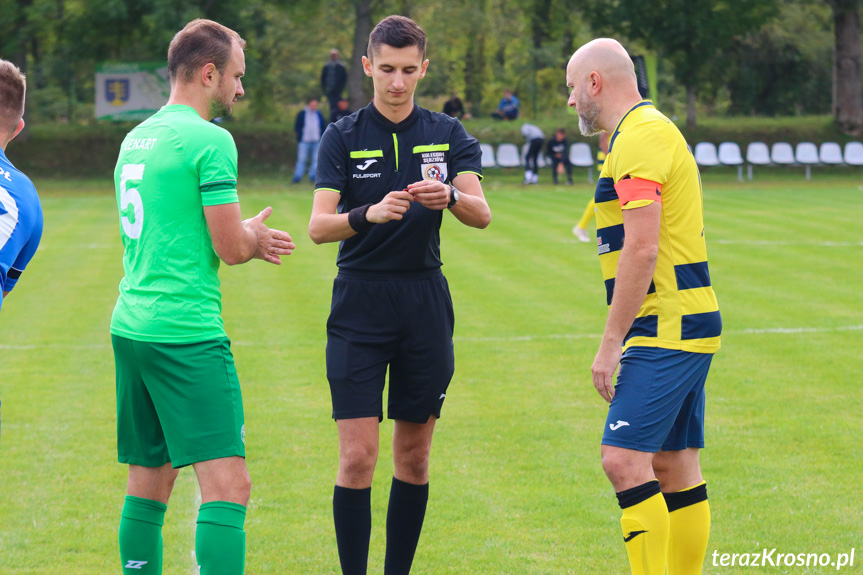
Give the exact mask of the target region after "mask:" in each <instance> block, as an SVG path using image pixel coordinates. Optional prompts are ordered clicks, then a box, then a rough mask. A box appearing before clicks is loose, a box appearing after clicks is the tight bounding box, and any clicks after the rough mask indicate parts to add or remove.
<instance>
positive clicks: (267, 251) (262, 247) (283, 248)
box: [243, 206, 296, 265]
mask: <svg viewBox="0 0 863 575" xmlns="http://www.w3.org/2000/svg"><path fill="white" fill-rule="evenodd" d="M272 213H273V208H272V207H269V206H268V207H266V208H264V209H263V210H262V211H261V213H259V214H258V215H257V216H255V217H253V218H249V219H248V220H244V221H243V226H245V227H246V228H247V229H249V230H252V231H253V232H254V233H255V236H256V237H257V240H258V247H257V251H256V252H255V257H256V258H258V259H260V260H264V261H267V262H270V263H271V264H276V265H281V263H282V260H281V258H280V257H279V256H289V255H291V252H293V251H294V249H295V248H296V246H295V245H294V241H293V239H292V238H291V235H290V234H289V233H288V232H283V231H281V230H274V229H271V228H268V227H267V226H266V225H265V224H264V222H265V221H266V220H267V218H269V217H270V214H272Z"/></svg>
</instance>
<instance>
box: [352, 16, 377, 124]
mask: <svg viewBox="0 0 863 575" xmlns="http://www.w3.org/2000/svg"><path fill="white" fill-rule="evenodd" d="M373 3H374V2H373V1H372V0H353V4H354V13H355V14H356V16H357V20H356V25H355V26H354V49H353V52H352V53H351V65H350V66H349V67H348V99H349V100H350V102H351V110H359V109H360V108H362V107H363V106H365V105H366V104H367V103H368V99H367V98H366V92H365V87H364V80H365V77H366V74H365V72H364V71H363V56H364V55H365V53H366V46H367V45H368V42H369V34H371V32H372V4H373Z"/></svg>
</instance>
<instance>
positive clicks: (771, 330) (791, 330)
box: [453, 325, 863, 342]
mask: <svg viewBox="0 0 863 575" xmlns="http://www.w3.org/2000/svg"><path fill="white" fill-rule="evenodd" d="M836 331H863V325H840V326H835V327H768V328H747V329H731V330H724V331H723V332H722V335H723V336H726V335H764V334H797V333H830V332H836ZM601 337H602V334H601V333H552V334H547V335H513V336H498V337H470V336H459V337H454V338H453V340H454V341H466V342H494V341H544V340H549V339H599V338H601Z"/></svg>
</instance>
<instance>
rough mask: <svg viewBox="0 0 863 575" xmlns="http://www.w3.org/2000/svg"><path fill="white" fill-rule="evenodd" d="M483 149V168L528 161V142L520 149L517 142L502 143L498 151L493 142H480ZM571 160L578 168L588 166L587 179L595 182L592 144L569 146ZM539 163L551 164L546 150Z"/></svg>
mask: <svg viewBox="0 0 863 575" xmlns="http://www.w3.org/2000/svg"><path fill="white" fill-rule="evenodd" d="M479 148H480V150H481V151H482V167H483V168H520V167H522V166H524V165H525V164H526V163H527V162H526V161H525V158H526V157H527V149H528V144H525V145H524V146H522V147H521V150H519V148H518V146H516V145H515V144H500V145H499V146H498V147H497V152H495V150H494V148H493V147H492V145H491V144H480V145H479ZM569 161H570V163H571V164H572V165H573V166H575V167H577V168H587V181H588V182H590V183H593V164H594V159H593V150H592V149H591V147H590V144H587V143H585V142H575V143H574V144H572V145H571V146H570V147H569ZM537 164H538V165H539V167H540V168H544V167H546V166H550V165H551V161H550V160H549V159H548V158H546V157H545V153H544V152H540V153H539V156H538V157H537Z"/></svg>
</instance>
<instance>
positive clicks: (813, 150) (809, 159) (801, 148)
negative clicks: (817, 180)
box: [794, 142, 818, 182]
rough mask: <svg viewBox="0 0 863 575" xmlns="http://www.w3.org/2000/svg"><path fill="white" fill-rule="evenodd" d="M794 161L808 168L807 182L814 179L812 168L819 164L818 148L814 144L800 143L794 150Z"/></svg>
mask: <svg viewBox="0 0 863 575" xmlns="http://www.w3.org/2000/svg"><path fill="white" fill-rule="evenodd" d="M794 159H795V160H796V161H797V163H798V164H803V165H804V166H806V181H807V182H808V181H809V180H811V179H812V166H814V165H817V164H818V146H816V145H815V144H813V143H812V142H800V143H799V144H797V148H796V149H795V150H794Z"/></svg>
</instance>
